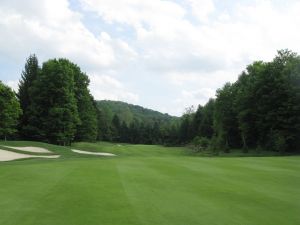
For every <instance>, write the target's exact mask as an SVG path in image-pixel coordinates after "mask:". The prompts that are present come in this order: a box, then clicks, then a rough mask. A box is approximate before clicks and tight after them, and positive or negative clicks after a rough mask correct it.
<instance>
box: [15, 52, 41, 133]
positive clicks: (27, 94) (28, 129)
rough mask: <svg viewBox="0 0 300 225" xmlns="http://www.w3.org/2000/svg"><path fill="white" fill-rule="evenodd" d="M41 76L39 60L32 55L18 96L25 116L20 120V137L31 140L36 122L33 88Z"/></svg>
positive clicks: (26, 66) (21, 81)
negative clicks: (33, 113) (32, 124)
mask: <svg viewBox="0 0 300 225" xmlns="http://www.w3.org/2000/svg"><path fill="white" fill-rule="evenodd" d="M39 74H40V68H39V64H38V59H37V57H36V56H35V55H30V56H29V58H28V59H27V61H26V64H25V68H24V71H23V72H22V75H21V80H20V82H19V90H18V93H17V96H18V98H19V101H20V106H21V109H22V111H23V114H22V115H21V117H20V120H19V125H18V126H19V133H20V136H21V137H23V138H25V139H30V138H31V136H32V135H31V134H32V130H33V128H32V126H31V122H30V121H32V120H34V118H32V110H34V109H32V99H33V98H34V96H33V93H32V92H33V90H32V89H33V86H34V82H36V80H37V78H38V76H39Z"/></svg>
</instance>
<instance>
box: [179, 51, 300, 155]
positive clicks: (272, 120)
mask: <svg viewBox="0 0 300 225" xmlns="http://www.w3.org/2000/svg"><path fill="white" fill-rule="evenodd" d="M211 115H213V117H211ZM299 115H300V57H299V56H298V55H297V54H296V53H293V52H291V51H288V50H281V51H279V52H278V55H277V56H276V57H275V58H274V59H273V61H271V62H267V63H266V62H261V61H259V62H254V63H253V64H251V65H249V66H248V67H247V68H246V71H244V72H243V73H242V74H241V75H240V77H239V79H238V80H237V81H236V82H235V83H233V84H230V83H227V84H225V85H224V87H223V88H221V89H219V90H218V91H217V94H216V99H215V100H214V101H213V100H211V101H210V102H208V103H207V104H206V105H205V106H204V107H201V106H200V107H199V108H198V110H197V112H196V113H195V114H194V115H191V118H193V119H192V122H189V121H188V120H187V118H186V116H185V115H184V116H183V117H182V124H181V128H182V129H181V136H184V135H185V136H184V138H183V139H184V140H183V139H182V140H181V141H182V142H183V143H184V142H186V140H191V137H187V136H188V130H189V128H188V127H193V131H194V133H193V137H196V136H200V137H208V138H212V146H214V147H213V148H212V149H223V150H224V151H225V152H228V151H229V150H230V149H232V148H241V147H242V148H243V150H244V151H245V152H246V151H248V149H249V148H266V149H269V150H271V151H277V152H296V151H298V152H299V151H300V150H299V149H300V141H299V137H300V116H299ZM211 124H213V127H212V126H211ZM193 137H192V138H193Z"/></svg>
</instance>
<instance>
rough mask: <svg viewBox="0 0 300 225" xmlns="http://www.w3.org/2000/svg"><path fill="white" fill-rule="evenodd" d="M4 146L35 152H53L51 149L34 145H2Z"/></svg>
mask: <svg viewBox="0 0 300 225" xmlns="http://www.w3.org/2000/svg"><path fill="white" fill-rule="evenodd" d="M2 146H3V147H6V148H12V149H17V150H20V151H26V152H34V153H51V151H49V150H47V149H45V148H40V147H32V146H28V147H15V146H6V145H2Z"/></svg>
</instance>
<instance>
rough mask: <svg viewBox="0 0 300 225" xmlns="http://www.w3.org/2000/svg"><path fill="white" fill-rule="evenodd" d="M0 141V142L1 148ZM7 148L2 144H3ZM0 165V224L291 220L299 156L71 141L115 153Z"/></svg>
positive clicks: (277, 224) (243, 224) (290, 224)
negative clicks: (201, 153) (196, 152)
mask: <svg viewBox="0 0 300 225" xmlns="http://www.w3.org/2000/svg"><path fill="white" fill-rule="evenodd" d="M1 144H3V142H2V143H1V142H0V145H1ZM6 145H7V143H6ZM9 145H19V146H24V145H31V146H39V147H46V148H48V149H50V150H52V151H54V152H55V153H59V154H61V155H62V157H61V158H60V159H55V160H53V159H52V160H50V159H30V160H22V161H14V162H5V163H0V224H1V225H2V224H3V225H35V224H37V225H69V224H70V225H97V224H101V225H102V224H103V225H135V224H139V225H140V224H141V225H153V224H157V225H158V224H162V225H195V224H197V225H198V224H203V225H214V224H220V225H250V224H251V225H297V224H300V214H299V212H300V173H299V171H300V157H298V156H290V157H226V158H224V157H195V156H190V155H187V154H186V153H185V151H184V149H183V148H165V147H161V146H147V145H124V144H121V146H118V145H116V144H110V143H76V144H74V146H73V147H74V148H77V149H81V150H88V151H103V152H111V153H115V154H118V156H117V157H113V158H105V157H97V156H85V155H78V154H75V153H72V152H70V150H69V149H68V148H64V147H59V146H54V145H47V144H42V143H32V142H10V143H9Z"/></svg>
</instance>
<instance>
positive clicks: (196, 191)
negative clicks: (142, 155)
mask: <svg viewBox="0 0 300 225" xmlns="http://www.w3.org/2000/svg"><path fill="white" fill-rule="evenodd" d="M257 159H258V160H259V161H260V162H259V163H258V164H262V163H263V161H264V160H265V159H266V158H257ZM268 159H271V158H268ZM220 160H221V161H220ZM252 161H253V159H251V158H249V159H248V158H243V159H242V160H240V159H238V160H237V161H236V160H235V158H230V159H219V158H217V159H206V158H191V157H182V158H180V160H179V159H178V158H172V157H170V158H160V159H158V158H153V159H151V160H149V159H144V160H143V159H141V160H140V161H138V162H137V161H135V163H133V162H130V161H123V162H122V164H120V165H119V170H120V171H125V172H123V182H124V183H125V185H124V186H126V187H127V188H126V190H127V192H128V193H129V194H128V195H129V196H131V199H132V201H133V202H132V205H135V206H136V207H135V208H136V211H137V214H139V215H140V216H141V218H143V219H144V221H145V223H144V224H153V223H156V224H157V223H159V224H195V223H196V224H272V225H274V224H298V223H299V221H300V217H299V215H298V213H297V212H299V208H300V205H299V202H300V201H299V200H300V199H299V190H297V189H295V187H299V186H300V183H299V179H298V180H295V176H294V174H295V171H294V173H291V174H288V173H285V172H286V171H287V170H285V169H284V170H283V171H284V172H283V173H279V174H276V173H273V172H272V169H269V170H266V171H261V172H258V171H257V170H253V169H251V168H248V167H247V166H243V163H245V164H246V165H247V164H249V163H250V164H251V163H252ZM267 161H269V160H267ZM292 161H294V160H292ZM237 162H239V163H238V165H235V163H237ZM280 162H281V158H280V157H278V158H272V160H270V162H269V163H267V165H266V168H268V167H269V166H270V167H271V168H274V169H275V168H276V171H277V170H279V169H278V168H280ZM268 164H269V166H268ZM292 167H293V166H292ZM143 174H148V175H147V176H143ZM287 216H288V218H287Z"/></svg>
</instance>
